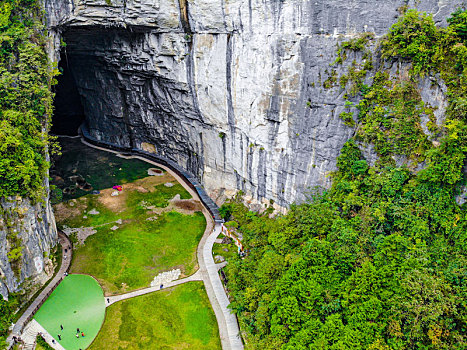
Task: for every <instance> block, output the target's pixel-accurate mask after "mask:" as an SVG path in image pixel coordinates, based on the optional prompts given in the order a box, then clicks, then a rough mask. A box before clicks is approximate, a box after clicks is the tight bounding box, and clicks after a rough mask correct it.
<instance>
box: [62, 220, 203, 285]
mask: <svg viewBox="0 0 467 350" xmlns="http://www.w3.org/2000/svg"><path fill="white" fill-rule="evenodd" d="M108 226H109V225H107V226H104V227H99V228H97V233H96V234H94V235H93V236H90V237H89V238H88V239H87V240H86V244H85V245H84V246H82V247H80V248H78V249H77V250H76V251H75V252H74V256H73V262H72V267H71V271H72V272H74V273H88V274H91V275H93V276H94V277H96V278H97V279H98V280H99V282H100V283H101V284H102V285H103V287H104V289H105V290H106V291H107V292H110V293H120V292H124V291H128V290H133V289H137V288H142V287H148V286H149V284H150V282H151V280H152V279H153V278H154V276H156V275H157V274H158V273H159V272H161V271H166V270H168V269H173V268H176V267H178V268H181V270H182V272H183V273H184V274H185V275H190V274H192V273H193V272H195V267H196V248H197V246H198V242H199V240H200V239H201V237H202V236H203V233H204V229H205V227H206V219H205V218H204V216H203V214H202V213H200V212H197V213H195V214H194V215H183V214H180V213H178V212H174V211H172V212H169V213H165V214H162V215H160V216H159V218H158V219H157V220H155V221H148V220H145V219H144V217H142V218H141V219H140V220H134V221H131V222H129V223H127V224H123V225H121V226H120V228H119V229H118V230H115V231H111V230H110V229H109V227H108ZM122 283H123V285H122Z"/></svg>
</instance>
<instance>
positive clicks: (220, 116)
mask: <svg viewBox="0 0 467 350" xmlns="http://www.w3.org/2000/svg"><path fill="white" fill-rule="evenodd" d="M461 4H462V1H458V0H452V1H445V0H420V1H411V0H410V1H409V0H384V1H367V0H353V1H348V0H347V1H343V0H331V1H330V0H313V1H307V0H281V1H279V0H271V1H260V0H232V1H223V0H155V1H145V0H108V1H104V0H80V1H77V0H75V1H73V0H46V11H47V15H48V18H49V28H50V30H51V32H52V33H53V34H54V35H55V40H56V42H58V39H57V38H60V37H62V38H63V39H64V41H65V42H66V47H65V48H64V49H63V50H64V53H65V57H66V62H63V61H62V64H67V66H68V68H69V69H70V70H71V73H72V76H73V78H74V81H75V83H76V85H77V88H78V90H79V93H80V95H81V100H82V104H83V107H84V113H85V115H86V124H87V126H88V128H89V130H90V133H91V134H92V135H93V136H94V137H96V138H98V139H101V140H106V141H110V142H113V143H117V144H120V145H126V146H132V147H137V148H141V149H145V150H148V151H151V152H155V153H157V154H159V155H163V156H165V157H168V158H171V159H172V160H175V161H177V162H178V163H179V164H180V165H182V166H183V167H185V168H186V169H187V170H189V171H191V172H192V173H193V174H195V175H197V176H198V177H199V178H200V179H201V181H202V182H203V184H204V185H205V187H206V189H207V190H208V192H209V193H210V194H211V195H212V196H213V198H217V199H222V197H223V196H230V195H232V194H234V193H235V192H236V191H238V190H242V191H243V192H245V193H246V198H247V199H250V200H251V201H252V202H253V203H269V200H273V201H274V202H275V203H274V205H276V206H277V207H278V208H279V207H287V206H288V205H289V204H290V203H292V202H294V201H298V202H299V201H302V200H303V199H304V198H305V193H306V191H307V190H308V189H310V188H313V187H315V186H323V187H327V186H329V184H330V179H329V177H328V176H327V175H328V174H329V172H331V171H333V170H335V166H336V158H337V156H338V155H339V151H340V149H341V147H342V145H343V144H344V143H345V142H346V141H347V140H348V139H349V138H350V137H351V136H352V135H353V133H354V129H353V128H352V127H349V126H346V125H345V124H344V123H343V121H342V120H341V119H340V118H339V114H340V113H341V112H342V111H343V110H344V104H345V100H344V98H343V95H344V94H345V91H344V90H343V89H341V88H340V87H339V86H334V87H330V88H326V87H324V86H323V83H324V82H325V81H326V80H327V79H328V78H329V77H330V76H331V74H337V76H340V75H342V74H343V72H344V71H345V70H346V69H347V68H348V67H347V66H346V64H344V65H343V66H341V67H337V68H333V69H335V73H333V72H332V68H331V67H330V63H331V62H332V61H333V60H334V59H335V53H336V44H337V43H338V42H339V41H341V40H345V39H348V38H351V37H355V36H356V35H358V34H359V33H362V32H372V33H375V34H376V36H379V35H383V34H384V33H386V32H387V30H388V28H389V27H390V25H391V24H392V23H394V22H395V20H396V18H397V17H398V15H399V11H400V9H401V8H402V7H403V6H409V7H416V8H418V9H419V10H422V11H427V12H430V13H433V15H434V18H435V20H436V21H437V22H438V23H439V24H440V25H443V24H444V21H445V19H446V18H447V17H448V16H449V14H450V13H451V12H453V11H454V10H455V9H456V8H457V7H458V6H460V5H461ZM56 49H57V50H58V49H59V48H58V47H57V48H56ZM430 89H431V87H430V86H428V87H427V89H426V90H427V91H426V92H425V93H424V95H426V96H427V97H428V98H430V96H431V95H432V94H434V93H436V92H433V93H430V92H429V91H428V90H430ZM370 153H371V152H370ZM369 156H371V154H369Z"/></svg>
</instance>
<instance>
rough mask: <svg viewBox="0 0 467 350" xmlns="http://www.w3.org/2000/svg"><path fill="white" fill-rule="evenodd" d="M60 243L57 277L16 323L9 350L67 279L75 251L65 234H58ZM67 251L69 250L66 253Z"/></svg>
mask: <svg viewBox="0 0 467 350" xmlns="http://www.w3.org/2000/svg"><path fill="white" fill-rule="evenodd" d="M58 241H59V243H60V245H61V246H62V265H61V266H60V269H59V270H58V273H57V275H55V277H54V278H53V279H52V281H50V283H49V284H48V285H47V287H45V288H44V290H43V291H42V292H41V293H40V294H39V295H38V297H37V298H36V299H35V300H34V301H33V302H32V303H31V305H29V307H28V308H27V309H26V311H25V312H24V313H23V314H22V315H21V317H20V318H19V319H18V321H16V323H15V325H14V326H13V330H12V331H11V334H10V335H9V336H8V338H7V343H8V344H9V346H8V347H7V348H8V349H10V348H11V347H12V345H13V337H14V336H15V337H17V338H19V337H20V336H21V333H22V331H23V328H24V326H25V325H26V324H27V323H28V322H29V321H30V320H31V319H32V317H33V316H34V314H35V313H36V311H37V310H39V308H40V307H41V305H42V304H43V303H44V302H45V301H46V300H47V298H48V297H49V295H50V294H51V293H52V292H53V290H54V289H55V288H56V287H57V286H58V285H59V283H60V282H61V281H62V280H63V278H64V277H65V272H67V271H68V269H69V268H70V262H71V257H72V254H73V249H69V248H71V243H70V240H69V239H68V237H67V236H66V235H65V234H63V233H61V232H58ZM65 249H66V250H67V252H66V253H65ZM65 256H66V259H65Z"/></svg>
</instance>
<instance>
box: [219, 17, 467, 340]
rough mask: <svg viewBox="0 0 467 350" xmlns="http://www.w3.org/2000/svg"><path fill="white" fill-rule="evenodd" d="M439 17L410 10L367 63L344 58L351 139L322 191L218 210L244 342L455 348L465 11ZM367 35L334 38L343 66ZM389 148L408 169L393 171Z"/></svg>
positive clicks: (462, 274) (462, 227)
mask: <svg viewBox="0 0 467 350" xmlns="http://www.w3.org/2000/svg"><path fill="white" fill-rule="evenodd" d="M448 23H449V26H448V27H447V28H438V27H436V26H435V24H434V21H433V19H432V17H431V15H427V14H424V13H419V12H417V11H414V10H409V11H407V12H406V13H405V14H404V15H403V16H402V17H401V18H400V19H399V21H398V22H397V23H396V24H394V25H393V26H392V28H391V29H390V31H389V33H388V35H387V36H386V37H385V38H383V40H382V42H381V43H380V45H379V49H378V50H377V52H376V55H375V56H376V59H377V62H374V63H373V60H372V59H371V57H370V55H368V54H365V55H366V56H367V57H366V58H365V61H366V62H362V63H361V64H359V63H357V62H355V63H354V62H352V64H351V66H350V71H349V72H348V74H347V77H346V78H347V81H345V79H346V78H344V81H341V84H340V85H341V86H342V88H346V89H348V90H347V98H348V100H349V109H348V111H347V113H348V114H349V115H350V116H349V115H345V116H344V117H345V118H347V120H346V122H347V123H348V124H349V125H350V126H354V127H355V130H356V134H355V138H354V139H352V140H350V141H348V142H347V143H346V144H345V145H344V147H343V148H342V150H341V154H340V156H339V158H338V163H337V166H338V170H337V171H336V172H335V173H334V174H333V175H332V178H333V185H332V188H331V189H330V190H328V191H324V192H315V193H313V194H311V196H310V200H309V201H308V202H307V203H305V204H301V205H294V206H292V207H291V208H290V211H289V213H288V214H287V215H283V216H279V217H275V218H270V217H269V214H270V213H271V211H272V208H270V209H268V210H266V211H265V212H264V213H262V214H259V213H253V212H250V211H248V210H247V209H246V208H245V207H244V206H243V205H242V204H241V203H242V200H241V198H239V197H237V198H234V199H233V200H232V201H231V202H230V203H227V204H225V205H224V206H223V207H222V208H221V212H222V213H223V214H224V216H225V217H226V218H228V217H232V219H233V220H234V221H235V222H236V225H238V227H239V230H241V231H242V232H243V234H244V241H243V243H244V246H245V249H246V251H247V252H248V254H247V256H246V257H245V258H244V259H240V258H238V257H236V256H235V257H233V258H231V259H230V261H229V264H228V265H227V268H226V275H227V280H228V285H227V286H228V289H229V291H230V293H231V296H232V298H233V301H232V304H231V306H232V309H233V310H234V311H235V312H236V313H237V315H238V317H239V322H240V325H241V329H242V335H243V337H244V339H245V340H246V342H247V345H246V348H250V349H465V348H466V347H467V337H466V333H467V329H466V324H467V310H466V307H467V270H466V268H467V253H466V252H467V242H466V241H467V235H466V233H465V232H466V228H467V213H466V208H465V204H462V205H459V204H458V203H456V196H459V195H460V197H458V199H459V200H460V198H461V197H462V189H463V188H465V187H464V186H465V174H464V171H463V167H464V164H465V161H466V155H467V149H466V141H467V133H466V131H467V129H466V121H465V115H466V112H467V110H466V109H465V101H466V98H467V91H466V89H467V85H466V84H465V83H466V82H465V79H466V73H467V61H466V57H467V56H466V52H467V51H466V46H465V45H466V39H467V13H466V11H465V10H464V9H460V10H458V11H456V12H455V13H453V14H452V15H451V17H450V18H449V19H448ZM372 40H373V39H372V38H371V37H370V38H368V37H366V38H364V40H363V41H359V42H355V43H353V44H348V45H343V46H341V47H343V49H342V50H340V52H339V55H341V56H342V61H344V60H345V58H344V57H345V55H344V53H345V50H351V51H354V50H366V45H367V44H368V42H369V41H372ZM354 44H355V45H354ZM342 61H340V62H339V61H337V62H335V63H334V64H340V63H342ZM370 62H371V64H370ZM399 62H400V63H403V64H408V65H409V68H408V70H407V72H406V73H407V74H396V75H397V76H396V77H391V74H390V72H389V71H388V67H390V66H391V65H392V64H394V63H396V64H397V63H399ZM365 66H366V67H365ZM401 66H402V65H401ZM370 72H371V73H372V74H368V77H367V73H370ZM400 73H401V72H400ZM426 76H430V77H432V78H433V79H434V80H436V78H435V77H438V78H439V79H440V80H442V81H443V82H444V84H446V86H447V93H446V97H447V99H448V108H447V110H446V113H445V116H444V117H445V121H444V122H442V124H441V123H440V124H439V125H438V124H436V123H435V120H434V119H433V115H432V114H433V110H430V106H427V105H426V104H425V103H424V102H423V101H422V99H421V97H420V93H419V89H418V82H419V81H420V79H422V78H423V77H426ZM337 79H338V78H337V77H335V78H333V79H332V80H331V81H329V84H328V87H329V88H332V87H333V85H337V81H338V80H337ZM334 83H335V84H334ZM350 105H352V106H350ZM350 107H356V114H355V115H354V114H353V113H352V112H350V111H351V108H350ZM423 115H428V119H429V122H431V124H428V129H429V132H428V133H427V134H426V133H425V132H424V131H423V130H422V128H421V126H420V119H421V117H422V116H423ZM350 119H351V120H350ZM365 143H371V144H373V145H374V148H375V151H376V153H377V154H378V161H377V162H376V164H374V165H370V164H368V162H367V161H366V160H365V159H364V158H363V156H362V154H361V151H360V149H359V145H362V144H365ZM400 156H403V157H405V158H406V159H407V160H408V162H405V163H406V164H408V165H403V166H397V164H396V161H395V159H396V158H397V157H400ZM418 164H422V165H424V166H423V167H422V168H423V169H422V170H419V171H418V172H416V171H415V169H416V165H418ZM459 203H463V201H462V200H460V201H459Z"/></svg>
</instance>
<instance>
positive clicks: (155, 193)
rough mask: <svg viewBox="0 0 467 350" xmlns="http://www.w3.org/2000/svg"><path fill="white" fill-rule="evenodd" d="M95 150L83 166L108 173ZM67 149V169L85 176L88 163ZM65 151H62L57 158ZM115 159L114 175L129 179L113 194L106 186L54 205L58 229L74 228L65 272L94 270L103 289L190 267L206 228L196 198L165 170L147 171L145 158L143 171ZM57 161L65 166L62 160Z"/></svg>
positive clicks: (145, 282)
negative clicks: (154, 173) (70, 163)
mask: <svg viewBox="0 0 467 350" xmlns="http://www.w3.org/2000/svg"><path fill="white" fill-rule="evenodd" d="M67 142H68V141H67ZM75 146H76V145H75ZM80 147H81V148H82V149H84V150H83V154H88V153H90V151H89V149H88V148H89V147H86V146H84V145H80ZM69 148H70V147H69V146H67V147H64V150H66V149H69ZM96 152H98V154H99V155H98V156H96V155H94V156H92V157H90V159H89V160H88V161H87V163H86V164H88V163H89V162H91V161H92V164H94V165H93V166H92V167H91V166H89V168H92V169H99V171H100V174H101V175H102V174H105V176H102V177H108V176H109V174H110V175H112V174H113V173H114V172H115V168H116V166H110V165H109V164H108V163H109V159H110V158H109V155H108V154H107V153H106V152H102V151H96ZM72 153H73V154H74V155H73V157H72V160H73V159H74V161H75V165H74V166H73V169H78V170H77V171H78V172H79V173H80V174H81V175H82V176H83V177H85V178H88V174H87V171H88V170H89V169H88V168H86V167H84V166H83V164H84V163H83V162H81V161H78V160H76V159H75V158H76V155H75V153H76V152H75V151H74V150H73V152H72ZM91 153H92V152H91ZM101 153H105V154H104V155H103V154H101ZM110 156H112V155H110ZM69 157H70V156H69V155H68V154H67V153H64V154H63V156H62V159H68V158H69ZM117 160H118V161H119V163H118V166H119V167H120V168H121V169H122V170H121V171H120V170H119V174H120V178H123V177H124V178H125V179H133V181H131V182H128V183H126V184H123V191H122V192H119V195H118V196H112V195H111V194H112V192H114V190H112V189H111V188H108V189H101V191H100V194H98V195H93V194H87V195H85V196H81V197H79V198H73V199H71V200H67V201H64V202H62V203H59V204H56V205H55V206H54V211H55V217H56V220H57V225H58V227H59V228H60V229H64V228H66V227H69V228H74V229H79V232H76V233H72V234H70V238H71V239H72V240H73V241H74V244H75V248H77V249H76V250H75V252H74V254H73V261H72V266H71V272H72V273H83V274H90V275H92V276H94V277H95V278H96V279H97V280H98V281H99V283H100V284H101V285H102V287H103V289H104V291H105V293H106V294H107V295H108V294H114V293H124V292H127V291H130V290H134V289H138V288H142V287H148V286H149V284H150V282H151V281H152V279H153V278H154V277H155V276H156V275H157V274H158V273H160V272H163V271H167V270H171V269H174V268H180V269H181V271H182V276H183V275H190V274H192V273H194V272H195V270H196V268H197V261H196V248H197V246H198V243H199V241H200V239H201V237H202V235H203V233H204V230H205V228H206V220H205V218H204V216H203V215H202V213H201V212H200V211H199V210H201V205H200V203H199V202H197V201H195V200H193V199H192V197H191V195H190V193H189V192H188V191H187V190H186V189H185V188H184V187H183V186H182V185H181V184H179V183H178V182H177V181H176V179H175V178H174V177H172V176H171V175H170V174H168V173H167V172H165V171H164V172H162V174H161V176H147V168H149V164H146V166H145V168H144V169H145V172H142V171H140V172H138V170H137V169H138V167H139V168H141V166H138V167H136V168H137V169H136V170H134V171H133V170H132V171H133V173H131V174H130V175H128V176H126V175H125V173H126V172H128V171H130V170H129V169H132V167H131V166H129V165H128V164H127V163H126V162H129V160H126V159H121V158H118V159H117ZM70 161H71V160H70ZM114 161H116V160H112V162H114ZM76 162H77V163H76ZM112 162H111V163H112ZM96 163H98V164H96ZM131 164H132V163H131V162H130V165H131ZM58 165H61V167H62V168H64V169H68V167H67V165H66V164H65V163H63V164H62V163H60V164H58ZM58 165H57V166H58ZM120 168H119V169H120ZM55 171H56V173H63V172H64V171H65V170H63V169H56V170H55ZM130 172H131V171H130ZM125 176H126V177H125ZM138 177H140V178H138ZM89 181H91V180H89ZM96 181H97V180H96ZM102 183H103V182H102V181H101V182H100V184H102ZM168 183H170V185H171V186H167V184H168ZM93 186H94V185H93ZM93 213H94V214H93ZM96 213H97V214H96ZM85 232H88V233H85ZM89 234H91V235H89ZM86 237H87V238H86ZM83 242H84V245H83V244H82V243H83ZM80 243H81V244H80Z"/></svg>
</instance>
